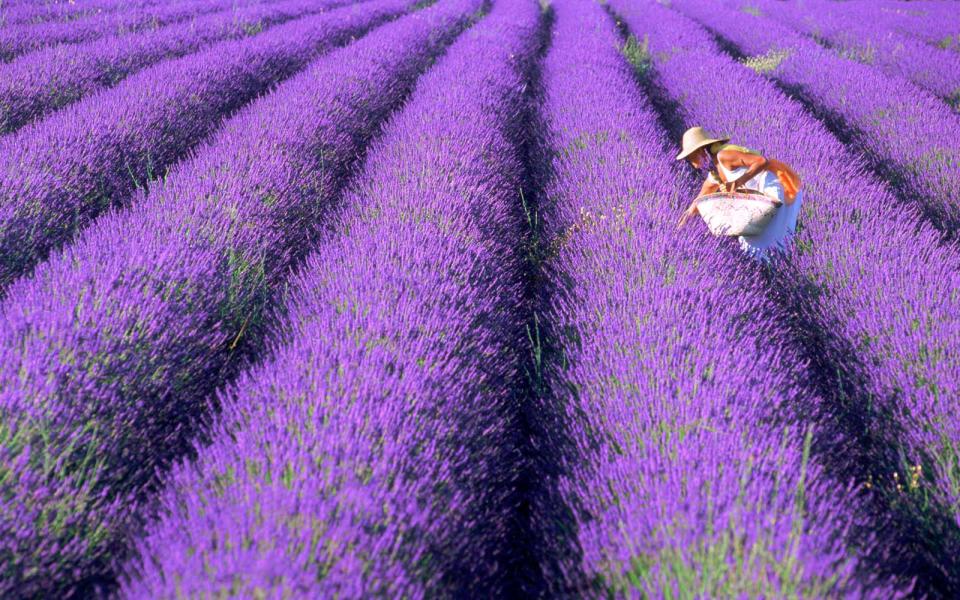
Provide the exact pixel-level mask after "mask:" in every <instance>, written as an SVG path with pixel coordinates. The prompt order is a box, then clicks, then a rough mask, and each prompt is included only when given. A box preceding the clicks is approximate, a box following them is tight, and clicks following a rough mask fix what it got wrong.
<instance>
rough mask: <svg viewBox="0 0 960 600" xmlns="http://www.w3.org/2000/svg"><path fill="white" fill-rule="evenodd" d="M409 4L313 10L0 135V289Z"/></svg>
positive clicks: (388, 1)
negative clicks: (234, 116)
mask: <svg viewBox="0 0 960 600" xmlns="http://www.w3.org/2000/svg"><path fill="white" fill-rule="evenodd" d="M410 5H412V1H409V0H408V1H405V0H378V1H377V2H371V3H362V4H357V5H354V6H350V7H347V8H343V9H340V10H337V11H333V12H330V13H326V14H321V15H316V16H308V17H304V18H302V19H298V20H295V21H293V22H290V23H286V24H284V25H280V26H278V27H274V28H271V29H269V30H267V31H266V32H264V33H261V34H258V35H255V36H253V37H250V38H247V39H241V40H233V41H225V42H221V43H218V44H214V45H213V46H211V47H209V48H207V49H205V50H203V51H201V52H198V53H196V54H192V55H189V56H185V57H183V58H179V59H175V60H169V61H165V62H162V63H160V64H158V65H155V66H153V67H151V68H148V69H145V70H143V71H141V72H139V73H138V74H136V75H134V76H132V77H129V78H127V79H126V80H124V81H123V82H122V83H121V84H120V85H118V86H116V87H114V88H111V89H107V90H101V91H100V92H96V93H94V94H91V95H89V96H87V97H86V98H85V99H84V100H81V101H79V102H77V103H75V104H73V105H71V106H69V107H67V108H65V109H64V110H61V111H59V112H56V113H54V114H52V115H51V116H50V117H48V118H46V119H43V120H41V121H37V122H35V123H33V124H31V125H28V126H26V127H24V128H22V129H20V130H19V131H17V132H16V133H15V134H12V135H8V136H4V137H0V289H2V288H5V287H6V286H7V285H8V284H9V283H10V282H11V281H12V280H13V279H14V278H16V277H18V276H20V275H22V274H24V273H26V272H29V271H30V270H31V269H32V268H33V267H34V266H35V265H36V264H37V263H38V262H39V261H41V260H43V259H44V258H45V257H46V256H47V255H48V254H49V253H50V252H51V251H53V250H55V249H57V248H58V247H60V246H61V245H62V244H63V243H65V242H67V241H69V240H70V239H71V238H73V237H74V236H75V235H76V234H77V233H78V232H79V231H81V230H82V229H83V228H84V227H86V225H87V224H88V223H89V222H90V221H91V220H93V219H94V218H96V217H97V216H99V215H100V214H101V213H103V212H104V211H106V210H107V209H109V208H110V207H116V206H126V205H128V204H129V203H130V202H131V200H132V198H131V195H132V194H133V193H134V192H135V190H137V189H138V188H142V187H144V186H145V185H146V184H147V182H148V181H149V180H151V179H153V178H156V177H162V176H163V175H164V173H165V171H166V170H167V169H168V168H169V167H170V166H171V165H173V164H174V163H175V162H176V161H177V160H179V159H181V158H182V157H183V156H185V155H186V154H187V152H188V151H189V150H190V149H191V148H193V147H194V146H195V145H196V144H198V143H199V142H200V141H202V140H203V139H204V138H205V137H206V136H208V135H210V134H211V133H212V132H213V131H215V129H216V128H217V127H218V126H219V124H220V123H221V121H222V119H223V117H224V116H225V115H229V114H230V113H231V112H233V111H235V110H237V109H238V108H240V107H241V106H243V105H244V104H245V103H247V102H249V101H250V100H252V99H253V98H255V97H256V96H257V95H259V94H262V93H263V92H265V91H267V90H268V89H270V87H271V86H273V85H276V83H277V82H279V81H282V80H283V79H285V78H287V77H289V76H291V75H293V74H294V73H296V72H297V71H299V70H301V69H302V68H303V67H304V66H305V65H306V64H307V63H308V62H309V61H310V60H312V59H314V58H316V57H317V56H318V55H319V54H321V53H322V52H324V51H326V50H328V49H330V48H331V47H333V46H335V45H337V44H340V43H343V42H345V41H347V40H349V39H350V38H351V37H353V36H356V35H358V34H362V33H363V32H364V31H366V30H367V29H369V28H370V27H372V26H374V25H376V24H378V23H381V22H383V21H385V20H387V19H390V18H394V17H396V16H397V15H399V14H401V13H402V12H403V11H404V10H406V9H407V8H408V7H409V6H410Z"/></svg>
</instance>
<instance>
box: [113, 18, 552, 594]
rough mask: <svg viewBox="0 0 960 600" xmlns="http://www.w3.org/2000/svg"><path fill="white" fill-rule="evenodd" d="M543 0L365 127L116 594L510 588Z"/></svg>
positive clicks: (459, 48)
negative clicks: (522, 143)
mask: <svg viewBox="0 0 960 600" xmlns="http://www.w3.org/2000/svg"><path fill="white" fill-rule="evenodd" d="M539 13H540V10H539V7H538V6H537V4H536V3H535V2H530V1H529V0H505V1H502V2H497V3H495V4H494V7H493V10H492V12H491V14H490V15H489V16H487V17H486V18H485V19H484V20H483V21H482V22H481V23H480V24H478V25H477V26H475V27H474V28H473V29H470V30H469V31H468V32H467V33H465V34H464V35H463V37H462V38H461V39H460V40H458V42H457V43H456V44H455V45H454V46H452V47H451V49H450V50H449V52H448V53H447V54H446V55H445V56H444V57H443V58H442V59H441V60H440V61H438V63H437V65H436V66H435V68H434V69H432V70H431V71H430V72H429V73H428V74H426V75H425V76H424V77H423V78H422V79H421V81H420V82H419V83H418V85H417V89H416V91H415V92H414V94H413V95H412V96H411V98H410V100H409V101H408V102H407V104H406V106H405V108H404V110H403V111H402V112H400V113H399V114H398V115H396V116H395V117H394V118H392V119H391V120H390V122H389V123H388V125H387V126H386V128H385V130H384V133H383V136H382V137H381V138H379V139H378V140H377V141H376V142H374V144H373V146H372V149H371V150H370V153H369V155H368V159H367V164H366V167H365V169H364V172H363V174H362V176H361V177H360V178H359V179H358V180H357V181H355V182H354V183H353V184H352V185H351V186H350V191H349V193H348V194H347V196H346V199H345V205H344V208H343V210H342V211H341V213H340V215H339V217H338V218H337V219H336V221H335V225H334V227H333V228H332V229H334V232H333V233H331V234H330V235H329V236H327V237H325V239H324V240H323V242H322V244H321V246H320V248H319V250H318V251H317V252H316V253H315V254H313V255H311V256H310V257H309V258H308V260H307V261H306V263H305V265H304V266H303V268H302V270H301V272H300V274H299V275H298V276H297V277H296V278H295V281H294V283H293V284H292V285H291V287H290V291H289V293H288V295H287V299H288V300H287V305H286V309H285V310H284V311H283V313H282V314H284V318H283V321H282V324H281V325H279V326H278V327H277V330H276V338H277V339H280V340H286V342H285V343H284V344H283V345H282V346H280V347H279V348H278V350H277V351H276V353H275V355H274V357H273V358H272V359H271V360H269V361H267V362H266V363H264V364H262V365H260V366H258V367H256V368H254V369H253V370H251V371H249V372H248V373H247V374H246V375H244V376H243V377H242V378H241V379H240V381H239V382H238V383H237V384H236V385H234V386H232V387H231V388H230V392H229V393H228V394H227V395H226V397H225V398H224V412H223V414H222V415H221V419H220V420H219V422H218V424H217V425H216V427H215V429H214V433H213V438H214V441H213V443H212V444H211V445H210V446H207V447H204V448H200V449H198V452H199V455H200V458H199V460H198V461H197V462H196V463H193V464H184V465H182V466H180V467H178V468H177V469H176V470H175V472H174V475H173V476H172V478H171V483H170V486H169V487H168V489H167V490H166V492H165V493H164V495H163V503H162V507H163V508H162V513H161V514H162V515H163V518H162V519H161V520H160V521H159V522H158V523H157V524H155V525H153V526H151V527H150V528H149V532H148V535H147V536H146V537H145V538H144V539H143V541H142V542H141V543H140V544H139V548H140V550H141V553H142V555H143V556H142V558H141V560H140V561H138V562H139V566H138V567H137V568H135V570H134V572H133V578H132V580H131V581H130V582H129V583H128V584H127V585H125V587H124V595H125V596H127V597H155V596H163V595H167V594H171V593H174V591H175V590H180V591H181V593H184V594H186V595H205V594H212V595H217V594H219V593H222V592H223V591H225V590H228V589H232V590H233V592H232V593H236V594H239V595H246V594H250V593H252V591H253V590H258V589H259V590H264V591H265V592H266V593H267V594H268V595H272V594H281V593H285V592H286V593H292V594H293V595H296V596H303V597H332V596H343V597H351V598H359V597H372V596H378V597H380V596H382V597H409V598H421V597H501V596H502V595H503V594H504V590H503V588H502V586H503V584H504V582H503V578H504V576H505V575H506V573H505V572H504V569H503V566H504V559H505V556H504V552H505V551H506V548H505V542H506V538H507V534H508V532H509V529H510V521H511V519H512V518H513V515H512V512H513V510H514V509H515V507H514V506H513V503H512V502H511V501H510V500H511V495H510V489H511V487H512V486H513V485H514V481H513V480H514V478H515V477H516V473H517V469H518V466H519V457H518V456H516V451H515V448H514V446H515V441H514V440H513V439H512V438H513V436H515V429H514V420H515V411H516V407H515V406H514V405H513V404H512V402H511V388H512V386H513V384H514V383H515V382H516V380H517V378H518V377H520V376H521V374H520V372H519V371H520V368H521V363H522V361H523V356H522V355H521V354H520V353H518V352H517V351H516V349H515V348H514V344H515V343H516V342H517V341H518V339H519V338H521V336H522V335H523V332H522V317H521V315H520V301H521V294H520V293H519V292H520V290H519V286H520V283H521V282H520V261H521V255H520V253H519V252H518V249H519V246H518V245H517V244H516V240H517V238H518V237H519V236H520V234H521V233H522V231H523V228H524V222H523V217H522V214H523V213H522V212H521V207H520V204H519V194H518V190H519V186H520V185H521V173H522V165H521V162H520V160H519V159H520V156H519V151H518V148H517V147H516V145H515V144H514V143H513V142H512V141H511V138H510V133H509V132H510V130H511V122H512V121H515V119H516V118H517V116H518V114H519V111H520V109H521V107H522V102H523V77H522V74H523V70H524V69H525V66H526V65H527V64H528V63H529V62H530V59H531V58H532V56H533V55H534V52H535V49H536V47H537V36H536V33H537V25H538V17H539ZM251 461H254V462H256V463H257V465H258V466H257V467H256V468H248V467H247V466H245V465H249V464H250V463H251ZM257 515H260V517H257ZM226 540H238V541H239V540H249V543H248V544H244V545H237V544H225V543H224V542H225V541H226ZM205 565H215V566H214V568H213V569H212V570H209V569H207V568H206V567H205ZM234 586H235V587H234Z"/></svg>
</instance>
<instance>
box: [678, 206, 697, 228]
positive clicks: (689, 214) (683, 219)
mask: <svg viewBox="0 0 960 600" xmlns="http://www.w3.org/2000/svg"><path fill="white" fill-rule="evenodd" d="M696 214H697V205H696V204H692V205H691V206H690V208H688V209H687V210H685V211H683V214H682V215H680V222H678V223H677V228H678V229H679V228H680V227H683V226H684V225H686V224H687V221H689V220H690V219H691V218H693V217H694V216H696Z"/></svg>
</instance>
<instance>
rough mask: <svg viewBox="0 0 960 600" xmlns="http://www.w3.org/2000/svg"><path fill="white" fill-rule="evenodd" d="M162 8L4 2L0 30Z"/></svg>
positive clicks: (144, 0) (93, 0) (113, 0)
mask: <svg viewBox="0 0 960 600" xmlns="http://www.w3.org/2000/svg"><path fill="white" fill-rule="evenodd" d="M158 4H162V2H161V1H160V0H132V1H131V2H119V1H118V0H85V1H84V2H81V3H76V2H69V1H66V2H64V1H63V0H57V1H52V2H35V1H33V0H5V1H4V3H3V5H0V26H7V25H29V24H39V23H46V22H51V21H78V20H81V19H86V18H90V17H96V16H105V15H112V14H114V13H118V12H122V11H124V10H142V9H146V8H149V7H153V6H156V5H158Z"/></svg>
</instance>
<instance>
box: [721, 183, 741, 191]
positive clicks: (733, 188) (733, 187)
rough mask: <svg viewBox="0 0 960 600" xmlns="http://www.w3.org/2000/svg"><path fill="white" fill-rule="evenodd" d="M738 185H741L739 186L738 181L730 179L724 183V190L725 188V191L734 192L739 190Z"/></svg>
mask: <svg viewBox="0 0 960 600" xmlns="http://www.w3.org/2000/svg"><path fill="white" fill-rule="evenodd" d="M738 187H739V186H738V185H737V182H736V181H728V182H727V183H725V184H724V190H723V191H725V192H729V193H731V194H732V193H733V192H735V191H737V188H738Z"/></svg>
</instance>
